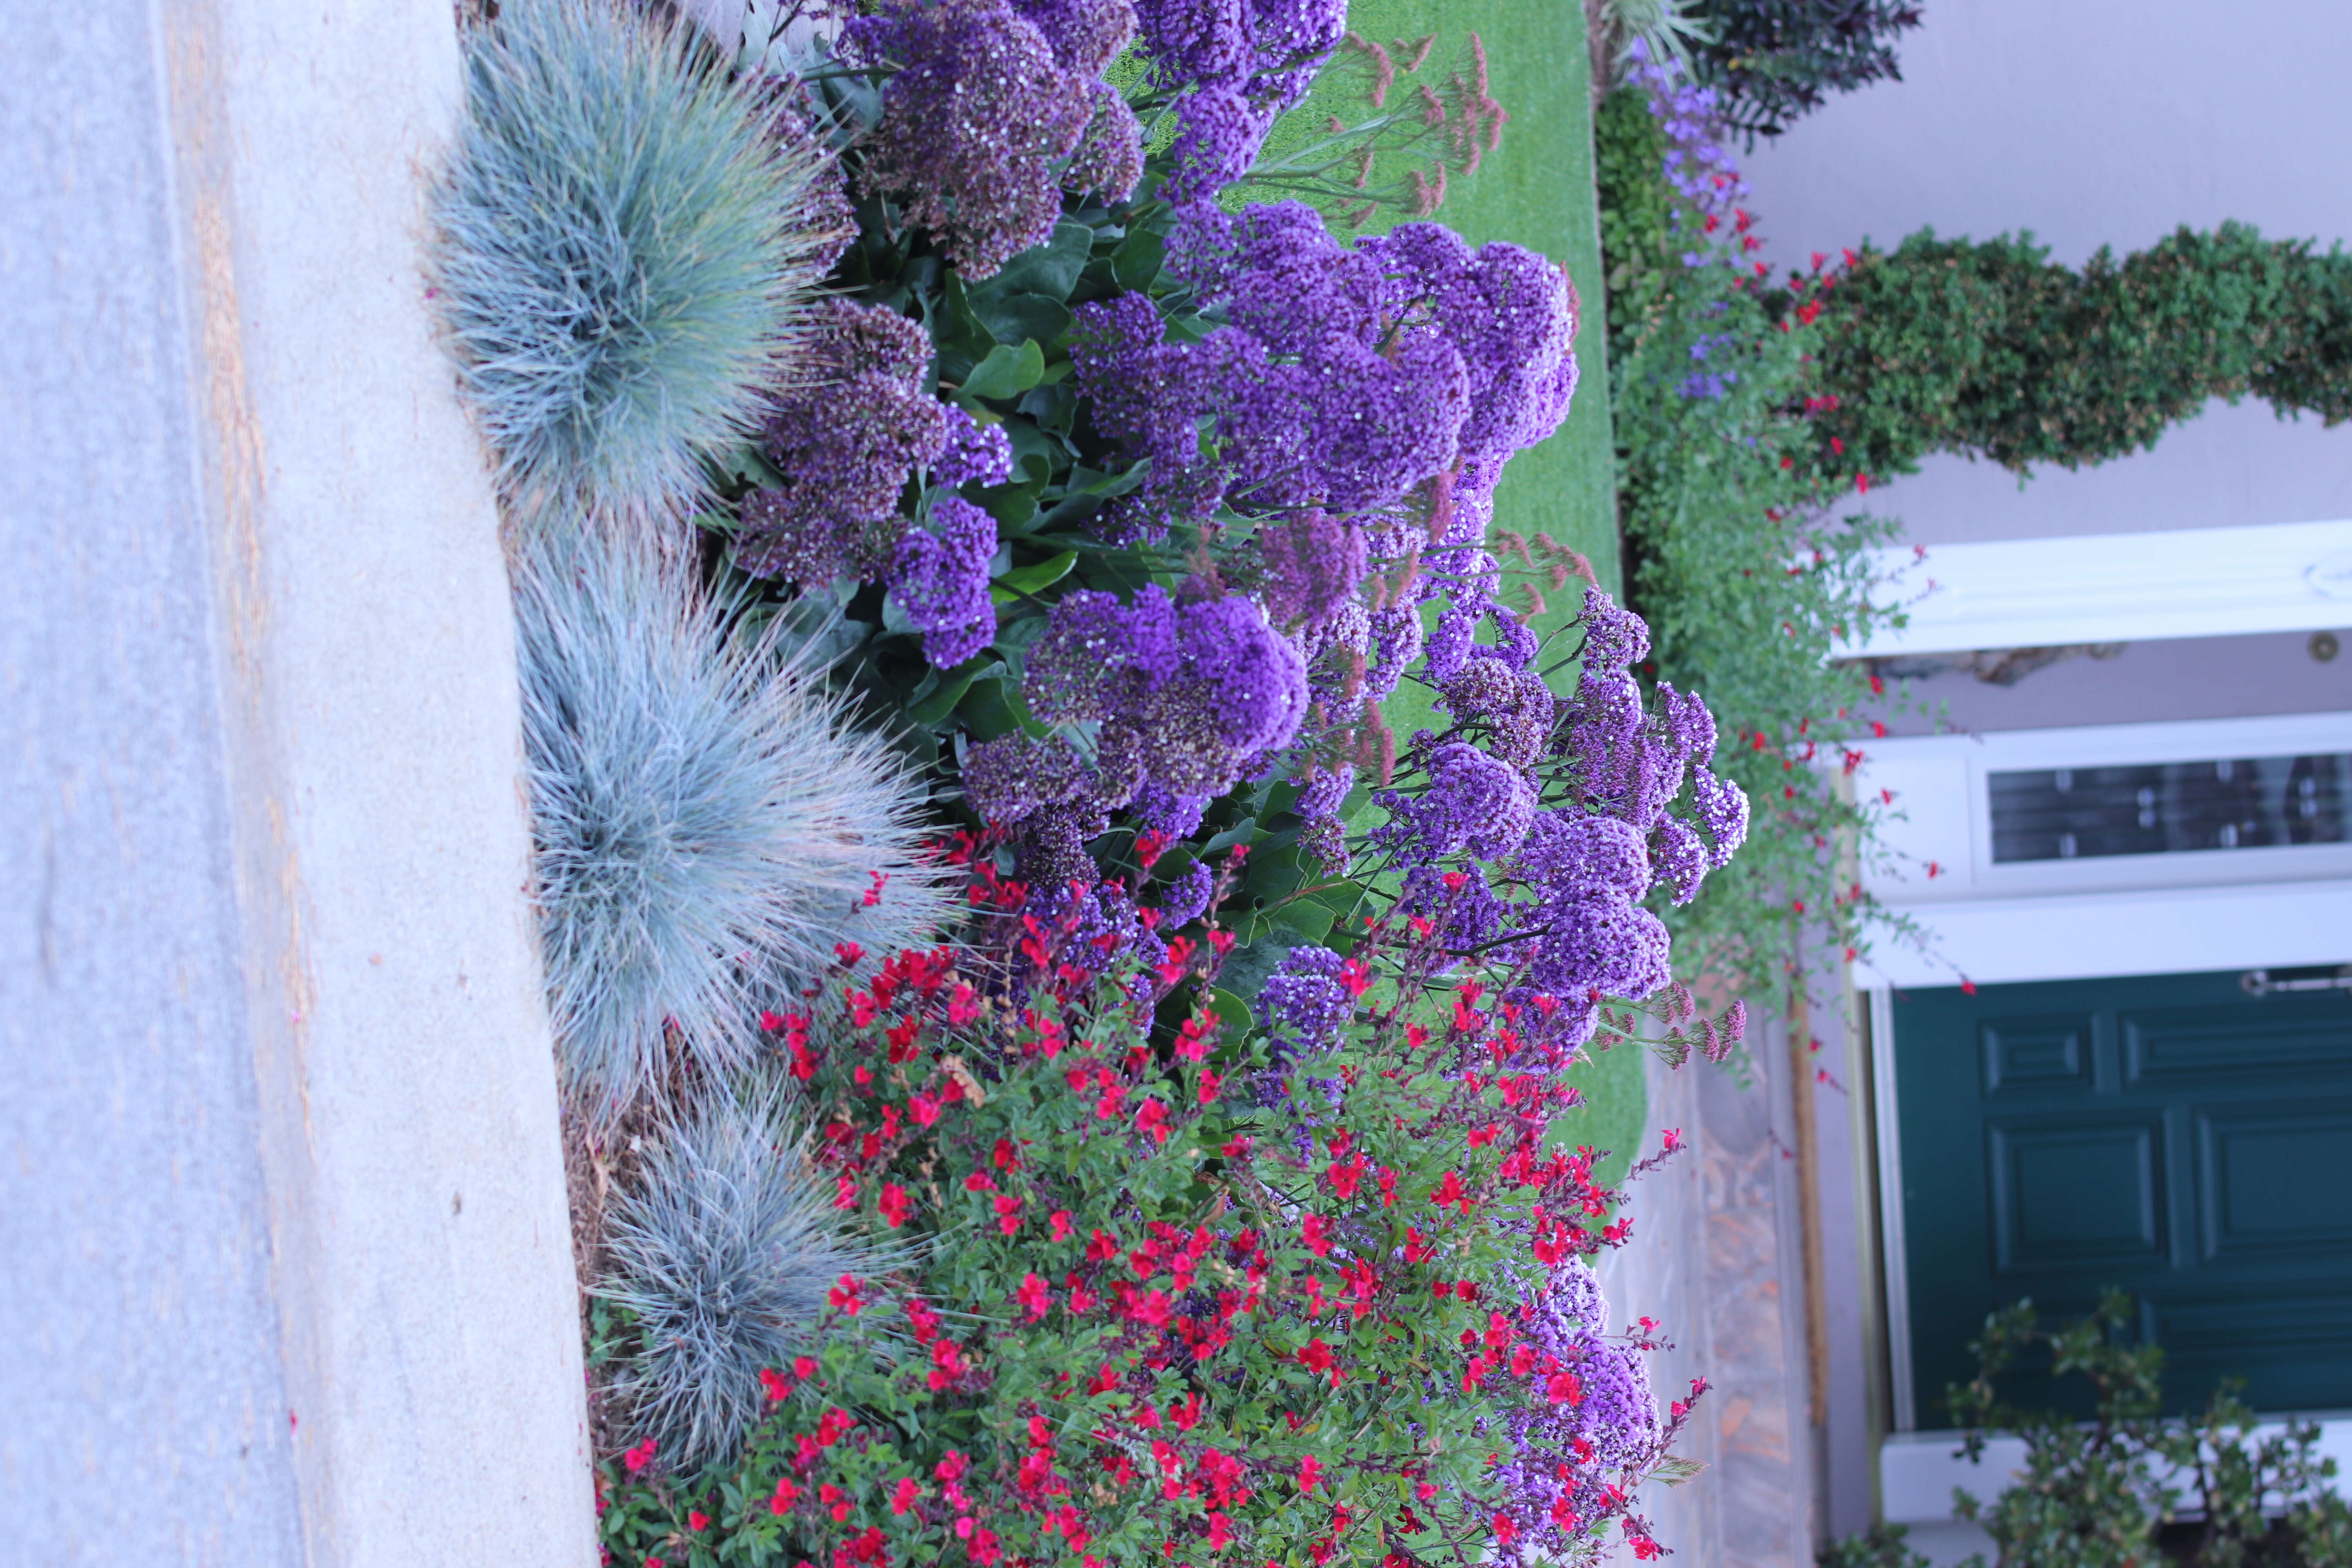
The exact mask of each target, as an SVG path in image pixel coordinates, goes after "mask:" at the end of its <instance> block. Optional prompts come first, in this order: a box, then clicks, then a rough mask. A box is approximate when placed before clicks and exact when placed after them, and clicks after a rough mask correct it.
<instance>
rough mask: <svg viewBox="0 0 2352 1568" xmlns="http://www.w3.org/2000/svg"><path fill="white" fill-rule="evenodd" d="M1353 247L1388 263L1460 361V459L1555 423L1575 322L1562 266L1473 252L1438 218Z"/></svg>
mask: <svg viewBox="0 0 2352 1568" xmlns="http://www.w3.org/2000/svg"><path fill="white" fill-rule="evenodd" d="M1358 248H1359V249H1360V250H1364V251H1368V252H1370V254H1371V255H1373V256H1374V257H1375V258H1379V259H1380V260H1381V262H1382V263H1383V264H1384V265H1385V266H1386V267H1387V268H1389V270H1390V271H1391V274H1392V275H1393V276H1394V277H1396V278H1397V279H1399V282H1398V284H1397V287H1398V288H1400V289H1407V290H1409V291H1410V293H1411V295H1412V297H1414V299H1415V301H1416V304H1415V308H1416V310H1419V311H1422V312H1425V314H1426V317H1427V319H1428V321H1430V323H1431V325H1432V326H1433V327H1434V328H1435V330H1436V331H1438V332H1440V333H1441V334H1443V335H1444V338H1445V339H1446V341H1447V342H1451V343H1452V344H1453V345H1454V348H1455V349H1456V351H1458V352H1459V353H1460V355H1461V357H1462V362H1463V363H1464V364H1465V366H1467V367H1468V369H1469V376H1470V386H1469V391H1470V401H1471V410H1470V415H1469V418H1468V419H1467V421H1466V422H1465V424H1464V426H1463V427H1462V430H1461V433H1460V456H1461V457H1462V458H1464V459H1465V460H1470V459H1480V458H1485V459H1500V458H1507V457H1508V456H1509V455H1510V454H1511V453H1513V452H1516V451H1518V450H1520V449H1522V448H1523V447H1530V446H1533V445H1534V444H1535V443H1536V442H1538V441H1540V440H1542V439H1544V437H1548V436H1549V435H1550V434H1551V433H1552V432H1553V431H1554V430H1556V429H1558V428H1559V424H1560V421H1561V420H1563V419H1565V418H1566V417H1567V416H1568V402H1567V398H1568V397H1569V396H1572V395H1574V387H1575V383H1574V373H1573V371H1572V369H1571V370H1567V371H1563V368H1562V367H1563V366H1564V365H1566V366H1573V364H1574V363H1575V354H1574V353H1573V351H1572V349H1571V347H1570V345H1571V344H1572V343H1573V342H1575V339H1576V329H1577V307H1576V290H1575V289H1573V288H1572V287H1570V284H1569V281H1568V274H1567V273H1566V272H1564V271H1562V270H1561V269H1560V268H1559V267H1557V266H1555V265H1554V264H1553V263H1552V262H1550V261H1549V260H1548V259H1546V258H1544V257H1543V256H1541V255H1538V253H1537V252H1535V251H1532V250H1528V249H1527V248H1526V247H1522V246H1517V245H1511V244H1507V243H1505V242H1503V241H1499V240H1498V241H1496V242H1494V243H1492V244H1488V245H1485V246H1481V247H1479V248H1478V249H1476V250H1475V251H1474V250H1472V249H1471V248H1470V246H1469V244H1468V242H1466V241H1465V240H1464V239H1463V238H1462V237H1461V236H1459V235H1457V234H1455V233H1454V231H1453V230H1452V229H1450V228H1446V227H1445V226H1443V225H1440V224H1426V223H1418V224H1402V225H1400V226H1398V227H1397V228H1395V229H1394V230H1392V231H1391V232H1390V233H1389V234H1387V235H1385V236H1380V237H1370V238H1366V239H1364V240H1362V241H1360V244H1359V247H1358Z"/></svg>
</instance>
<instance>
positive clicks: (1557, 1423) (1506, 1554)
mask: <svg viewBox="0 0 2352 1568" xmlns="http://www.w3.org/2000/svg"><path fill="white" fill-rule="evenodd" d="M1608 1314H1609V1308H1608V1304H1607V1303H1606V1302H1605V1301H1604V1300H1602V1299H1601V1287H1600V1285H1599V1283H1598V1282H1597V1281H1596V1280H1594V1279H1593V1278H1592V1274H1591V1270H1590V1269H1588V1268H1586V1267H1585V1266H1584V1265H1583V1264H1582V1263H1581V1262H1580V1261H1578V1260H1577V1259H1575V1258H1566V1259H1563V1260H1562V1261H1561V1262H1560V1263H1559V1264H1557V1265H1555V1266H1554V1268H1553V1270H1552V1276H1551V1279H1550V1281H1549V1284H1548V1286H1547V1287H1546V1289H1544V1291H1543V1293H1542V1294H1541V1295H1540V1296H1539V1297H1538V1298H1537V1300H1535V1301H1534V1302H1533V1303H1532V1305H1531V1307H1530V1308H1529V1310H1528V1311H1526V1312H1525V1313H1523V1314H1522V1315H1521V1318H1520V1327H1521V1331H1522V1332H1523V1333H1524V1334H1525V1336H1526V1343H1527V1345H1528V1348H1529V1349H1530V1350H1531V1351H1533V1352H1535V1357H1536V1361H1537V1363H1538V1365H1539V1366H1542V1365H1551V1366H1557V1367H1560V1368H1564V1369H1565V1372H1566V1376H1567V1378H1568V1379H1570V1380H1572V1381H1571V1382H1564V1383H1559V1384H1555V1383H1554V1381H1553V1380H1554V1378H1555V1377H1556V1376H1558V1375H1559V1374H1557V1373H1552V1374H1545V1373H1538V1375H1537V1376H1536V1377H1535V1378H1534V1380H1533V1384H1532V1385H1531V1386H1530V1387H1529V1388H1528V1392H1527V1394H1525V1396H1524V1397H1523V1398H1522V1399H1521V1400H1520V1401H1519V1402H1518V1403H1517V1404H1516V1405H1514V1406H1513V1407H1512V1408H1511V1409H1510V1411H1509V1412H1508V1413H1507V1414H1506V1415H1504V1417H1503V1420H1502V1426H1503V1433H1504V1436H1506V1437H1507V1439H1508V1440H1509V1442H1510V1445H1511V1452H1510V1453H1509V1454H1508V1455H1507V1456H1506V1457H1505V1458H1504V1459H1503V1462H1502V1463H1501V1464H1500V1465H1498V1466H1496V1470H1495V1477H1494V1479H1495V1482H1496V1491H1497V1492H1498V1493H1499V1494H1500V1500H1501V1507H1502V1509H1503V1510H1504V1511H1505V1512H1506V1513H1507V1514H1509V1515H1510V1516H1511V1519H1512V1521H1513V1522H1514V1523H1515V1524H1517V1527H1518V1528H1517V1530H1516V1531H1513V1532H1512V1539H1511V1540H1510V1541H1508V1542H1504V1543H1502V1544H1501V1546H1500V1547H1499V1553H1500V1554H1499V1556H1498V1558H1497V1561H1499V1562H1502V1563H1512V1564H1522V1563H1524V1564H1533V1563H1550V1562H1555V1561H1573V1560H1578V1559H1577V1558H1576V1555H1575V1554H1576V1549H1578V1548H1579V1547H1581V1546H1589V1544H1590V1542H1591V1537H1590V1536H1589V1535H1587V1534H1585V1533H1584V1528H1585V1526H1586V1525H1588V1524H1589V1523H1590V1522H1591V1521H1594V1520H1597V1519H1601V1518H1605V1517H1606V1516H1607V1515H1609V1514H1610V1513H1612V1512H1614V1511H1616V1510H1615V1507H1614V1506H1613V1505H1612V1502H1611V1501H1610V1500H1609V1499H1608V1498H1607V1497H1606V1496H1605V1495H1604V1494H1605V1493H1606V1491H1607V1490H1608V1489H1609V1488H1611V1487H1612V1486H1614V1487H1617V1488H1620V1489H1622V1488H1624V1487H1625V1486H1626V1485H1627V1483H1628V1482H1629V1481H1630V1480H1631V1479H1633V1478H1634V1477H1636V1476H1639V1475H1640V1474H1642V1473H1643V1472H1644V1471H1646V1470H1647V1469H1648V1468H1650V1467H1651V1466H1652V1465H1654V1464H1655V1463H1656V1461H1657V1459H1658V1458H1659V1457H1660V1455H1661V1452H1662V1449H1663V1447H1664V1438H1665V1436H1666V1426H1665V1424H1664V1423H1662V1422H1661V1421H1660V1420H1659V1418H1658V1407H1657V1402H1656V1399H1655V1397H1654V1394H1652V1393H1651V1389H1650V1373H1649V1368H1648V1366H1647V1365H1646V1364H1645V1363H1643V1359H1642V1352H1641V1351H1640V1350H1639V1349H1638V1348H1636V1347H1635V1346H1633V1345H1630V1344H1626V1343H1622V1342H1618V1341H1614V1340H1612V1339H1610V1338H1609V1337H1607V1330H1608Z"/></svg>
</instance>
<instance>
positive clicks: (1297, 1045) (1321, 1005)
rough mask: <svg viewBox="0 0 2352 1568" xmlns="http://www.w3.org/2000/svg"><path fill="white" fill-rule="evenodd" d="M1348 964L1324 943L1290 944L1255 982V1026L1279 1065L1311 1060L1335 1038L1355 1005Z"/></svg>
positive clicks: (1330, 1046) (1332, 1043)
mask: <svg viewBox="0 0 2352 1568" xmlns="http://www.w3.org/2000/svg"><path fill="white" fill-rule="evenodd" d="M1346 967H1347V961H1346V960H1345V959H1343V958H1341V957H1340V956H1339V954H1338V953H1336V952H1332V951H1331V950H1330V949H1329V948H1328V947H1294V948H1292V949H1291V950H1290V952H1288V953H1287V954H1286V955H1285V956H1284V958H1283V959H1282V961H1281V962H1280V963H1277V964H1276V965H1275V967H1274V973H1273V974H1271V975H1269V976H1268V977H1267V979H1266V982H1265V985H1264V986H1262V987H1260V988H1259V991H1258V994H1257V1018H1258V1026H1260V1027H1261V1028H1263V1029H1265V1032H1266V1037H1267V1039H1268V1040H1269V1041H1270V1042H1271V1056H1272V1058H1273V1060H1274V1061H1275V1063H1276V1065H1277V1066H1278V1067H1279V1066H1286V1065H1288V1064H1289V1063H1292V1062H1297V1061H1306V1060H1312V1059H1313V1058H1317V1057H1319V1056H1322V1055H1324V1054H1326V1053H1327V1052H1328V1051H1330V1050H1331V1049H1332V1048H1333V1047H1336V1046H1337V1045H1338V1044H1339V1033H1340V1031H1341V1030H1342V1029H1344V1028H1346V1027H1347V1026H1348V1020H1349V1018H1351V1017H1353V1016H1355V1011H1356V998H1355V994H1354V993H1353V992H1351V991H1350V990H1349V988H1348V984H1347V981H1346V979H1345V977H1344V973H1343V972H1344V971H1345V969H1346Z"/></svg>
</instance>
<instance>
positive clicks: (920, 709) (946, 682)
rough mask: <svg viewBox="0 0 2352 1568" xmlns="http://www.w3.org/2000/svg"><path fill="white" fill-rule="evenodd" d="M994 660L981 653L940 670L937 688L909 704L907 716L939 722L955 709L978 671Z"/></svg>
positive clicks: (924, 720) (922, 722)
mask: <svg viewBox="0 0 2352 1568" xmlns="http://www.w3.org/2000/svg"><path fill="white" fill-rule="evenodd" d="M995 662H996V661H995V660H993V659H992V658H990V657H989V656H988V655H987V654H984V653H983V654H978V655H975V656H974V657H973V658H968V659H966V660H964V662H963V663H961V664H960V665H957V666H956V667H955V668H953V669H950V670H942V671H941V672H940V684H939V688H938V689H936V690H934V691H933V692H931V693H930V694H929V696H927V697H925V698H924V699H923V700H921V701H920V702H917V703H914V704H911V705H910V706H909V707H908V709H907V717H908V719H909V720H910V721H913V722H915V723H918V724H927V725H928V724H936V723H938V722H940V721H941V720H943V719H945V718H946V717H947V716H948V715H949V714H950V713H952V712H954V711H955V709H956V704H957V703H959V702H961V701H962V700H963V694H964V693H965V692H966V691H969V690H970V689H971V683H972V681H973V680H974V679H977V678H978V677H979V675H980V672H981V671H982V670H983V669H985V668H989V666H990V665H992V664H993V663H995Z"/></svg>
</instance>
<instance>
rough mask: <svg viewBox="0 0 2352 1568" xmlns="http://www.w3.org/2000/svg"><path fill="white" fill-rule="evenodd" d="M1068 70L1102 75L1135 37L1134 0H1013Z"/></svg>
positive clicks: (1084, 74)
mask: <svg viewBox="0 0 2352 1568" xmlns="http://www.w3.org/2000/svg"><path fill="white" fill-rule="evenodd" d="M1013 9H1014V10H1015V11H1018V12H1019V13H1020V14H1021V15H1022V16H1025V17H1027V18H1028V19H1029V21H1030V23H1031V25H1033V26H1035V27H1036V29H1037V31H1038V33H1039V35H1040V36H1042V37H1044V38H1045V44H1046V47H1049V48H1051V49H1052V50H1053V51H1054V59H1055V62H1056V63H1057V64H1059V65H1060V66H1061V68H1063V69H1064V70H1067V71H1075V72H1076V73H1077V74H1078V75H1080V76H1085V77H1098V76H1100V75H1102V73H1103V72H1104V71H1105V70H1107V69H1108V68H1109V67H1110V63H1111V61H1113V60H1115V59H1117V58H1118V57H1119V56H1120V54H1122V53H1123V52H1124V51H1125V50H1126V48H1127V46H1128V45H1129V44H1131V43H1133V42H1134V41H1135V29H1136V16H1135V6H1134V5H1132V4H1131V3H1130V0H1013Z"/></svg>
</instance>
